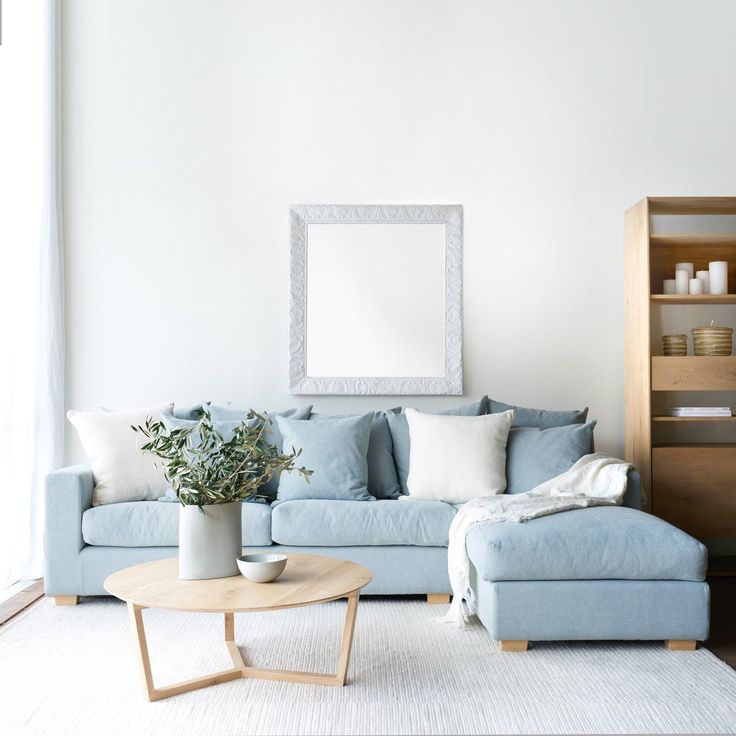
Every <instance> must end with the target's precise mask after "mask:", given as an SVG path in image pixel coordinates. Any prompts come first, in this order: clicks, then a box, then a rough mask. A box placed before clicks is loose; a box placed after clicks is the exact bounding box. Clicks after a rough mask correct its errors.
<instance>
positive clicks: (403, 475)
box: [386, 396, 488, 495]
mask: <svg viewBox="0 0 736 736" xmlns="http://www.w3.org/2000/svg"><path fill="white" fill-rule="evenodd" d="M487 411H488V397H487V396H483V397H482V398H480V399H478V401H474V402H473V403H472V404H465V406H458V407H456V408H454V409H446V410H445V411H438V412H432V413H433V414H438V415H442V416H448V415H449V416H468V417H477V416H481V415H483V414H486V413H487ZM386 419H387V420H388V426H389V429H390V430H391V439H392V441H393V444H394V463H395V464H396V475H397V476H398V478H399V487H400V488H401V493H402V494H403V495H407V494H408V493H409V489H408V488H407V485H406V480H407V478H408V477H409V456H410V452H411V442H410V439H409V424H408V423H407V421H406V414H387V415H386Z"/></svg>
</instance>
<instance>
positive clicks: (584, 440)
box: [506, 422, 596, 493]
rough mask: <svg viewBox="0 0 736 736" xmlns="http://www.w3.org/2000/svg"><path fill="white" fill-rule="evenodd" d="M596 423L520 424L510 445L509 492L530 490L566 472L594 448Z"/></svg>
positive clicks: (507, 449)
mask: <svg viewBox="0 0 736 736" xmlns="http://www.w3.org/2000/svg"><path fill="white" fill-rule="evenodd" d="M595 425H596V422H588V423H587V424H570V425H568V426H566V427H550V428H549V429H537V428H536V427H517V428H516V429H512V430H511V432H509V439H508V444H507V445H506V493H522V492H524V491H530V490H531V489H532V488H534V487H536V486H538V485H539V484H540V483H543V482H544V481H546V480H549V479H550V478H554V477H555V476H556V475H559V474H560V473H564V472H565V471H566V470H570V468H571V467H572V466H573V465H574V464H575V463H576V462H577V461H578V460H580V458H581V457H583V455H587V454H588V453H589V452H590V451H591V448H592V447H593V430H594V429H595Z"/></svg>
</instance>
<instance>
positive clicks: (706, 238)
mask: <svg viewBox="0 0 736 736" xmlns="http://www.w3.org/2000/svg"><path fill="white" fill-rule="evenodd" d="M649 245H651V246H653V247H655V248H657V247H659V248H663V247H671V246H674V245H693V246H699V245H730V246H736V233H659V234H654V235H650V236H649Z"/></svg>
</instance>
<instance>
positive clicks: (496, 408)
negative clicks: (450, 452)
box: [488, 399, 588, 429]
mask: <svg viewBox="0 0 736 736" xmlns="http://www.w3.org/2000/svg"><path fill="white" fill-rule="evenodd" d="M488 403H489V407H490V408H489V414H499V413H500V412H502V411H508V410H509V409H513V410H514V411H515V412H516V413H515V414H514V422H513V424H512V425H511V426H512V427H537V428H538V429H548V428H549V427H564V426H566V425H568V424H583V423H584V422H585V420H586V418H587V416H588V407H587V406H586V407H585V409H580V410H578V409H571V410H569V411H552V410H550V409H527V408H526V407H525V406H514V405H513V404H504V403H503V401H494V400H493V399H489V402H488Z"/></svg>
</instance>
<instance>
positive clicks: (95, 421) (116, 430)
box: [66, 404, 174, 506]
mask: <svg viewBox="0 0 736 736" xmlns="http://www.w3.org/2000/svg"><path fill="white" fill-rule="evenodd" d="M173 408H174V405H173V404H159V405H158V406H149V407H146V408H144V409H131V410H129V411H104V412H96V411H69V412H67V415H66V416H67V418H68V419H69V421H70V422H71V423H72V424H73V425H74V427H75V429H76V430H77V434H78V435H79V439H80V441H81V442H82V447H84V451H85V452H86V453H87V459H88V460H89V464H90V465H91V466H92V473H93V474H94V477H95V489H94V492H93V494H92V505H93V506H101V505H103V504H106V503H122V502H123V501H155V500H156V499H157V498H160V497H161V496H163V495H164V494H165V493H166V489H167V488H168V484H167V482H166V479H165V478H164V472H163V469H162V467H161V463H160V461H159V460H158V459H157V458H156V457H155V456H154V455H149V454H148V453H145V454H144V453H142V452H141V450H140V447H141V445H144V444H145V443H146V438H145V437H143V436H142V435H141V434H139V433H137V432H134V431H133V430H132V429H131V425H135V426H138V425H142V424H145V422H146V419H147V418H148V417H152V418H153V419H155V420H156V421H158V420H159V418H160V416H161V414H162V412H167V413H170V412H171V411H172V410H173ZM156 465H158V467H156Z"/></svg>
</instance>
